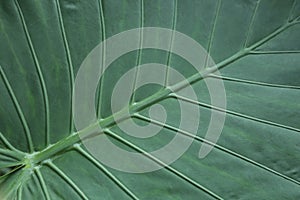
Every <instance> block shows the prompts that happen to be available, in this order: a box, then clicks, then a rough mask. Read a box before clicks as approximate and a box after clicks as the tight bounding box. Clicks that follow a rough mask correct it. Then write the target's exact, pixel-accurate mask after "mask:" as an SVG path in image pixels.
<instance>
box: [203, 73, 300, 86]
mask: <svg viewBox="0 0 300 200" xmlns="http://www.w3.org/2000/svg"><path fill="white" fill-rule="evenodd" d="M208 77H212V78H217V79H222V80H226V81H232V82H238V83H246V84H251V85H260V86H266V87H275V88H286V89H300V86H294V85H282V84H272V83H265V82H260V81H251V80H244V79H239V78H232V77H226V76H218V75H214V74H211V75H209V76H208Z"/></svg>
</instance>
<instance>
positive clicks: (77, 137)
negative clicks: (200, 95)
mask: <svg viewBox="0 0 300 200" xmlns="http://www.w3.org/2000/svg"><path fill="white" fill-rule="evenodd" d="M298 22H299V21H297V20H296V19H295V20H293V21H291V22H288V23H286V24H284V25H283V26H281V27H280V28H278V29H277V30H275V31H274V32H272V33H271V34H269V35H267V36H266V37H264V38H263V39H261V40H259V41H258V42H256V43H254V44H253V45H251V46H250V47H247V48H244V49H242V50H240V51H238V52H237V53H235V54H234V55H233V56H231V57H229V58H227V59H225V60H224V61H222V62H220V63H218V64H216V65H215V66H212V67H208V68H204V69H203V70H202V71H200V72H199V73H196V74H194V75H192V76H190V77H189V78H187V79H186V80H183V81H181V82H179V83H177V84H174V85H172V86H169V87H166V88H163V89H161V90H159V91H158V92H156V93H154V94H153V95H151V96H149V97H147V98H145V99H144V100H142V101H140V102H137V103H132V104H130V105H129V106H128V107H125V108H124V109H122V110H120V111H119V112H117V113H115V114H113V115H111V116H109V117H107V118H105V119H100V120H98V121H97V122H95V123H93V124H91V125H90V126H88V127H86V128H84V129H82V130H80V131H78V132H75V133H73V134H71V135H70V136H68V137H66V138H64V139H62V140H60V141H58V142H57V143H55V144H52V145H50V146H48V147H47V148H45V149H44V150H42V151H40V152H36V153H34V155H33V156H32V161H33V163H35V164H39V163H41V162H43V161H45V160H48V159H51V158H52V157H53V156H54V155H56V154H57V153H58V152H62V151H64V150H66V149H68V148H70V147H71V146H72V145H74V144H76V143H79V142H80V141H81V138H84V137H87V136H89V135H90V134H91V133H90V131H91V130H93V129H94V128H95V127H96V126H100V127H101V129H102V130H105V129H108V128H110V127H111V126H113V125H115V124H116V123H117V122H119V121H123V120H125V119H127V118H129V117H130V115H129V116H128V114H127V113H128V112H127V109H128V110H129V113H130V114H132V113H136V112H139V111H141V110H143V109H145V108H147V107H149V106H151V105H153V104H155V103H156V102H159V101H161V100H163V99H166V98H168V97H169V95H170V94H171V93H174V92H176V91H179V90H181V89H183V88H185V87H186V86H188V85H189V84H193V83H195V82H197V81H199V80H201V79H204V78H205V77H207V76H208V75H210V74H212V73H214V72H215V71H217V70H219V69H221V68H222V67H224V66H226V65H228V64H230V63H232V62H234V61H236V60H237V59H239V58H241V57H243V56H245V55H248V54H249V53H250V52H251V51H253V50H254V49H256V48H257V47H259V46H261V45H262V44H264V43H265V42H267V41H269V40H270V39H272V38H273V37H275V36H276V35H278V34H279V33H281V32H282V31H284V30H285V29H287V28H288V27H290V26H292V25H294V24H296V23H298ZM101 133H103V131H102V132H99V133H98V135H99V134H101Z"/></svg>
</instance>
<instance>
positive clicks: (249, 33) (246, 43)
mask: <svg viewBox="0 0 300 200" xmlns="http://www.w3.org/2000/svg"><path fill="white" fill-rule="evenodd" d="M260 1H261V0H258V1H257V2H256V4H255V8H254V11H253V15H252V17H251V20H250V25H249V27H248V30H247V34H246V40H245V43H244V48H246V47H247V45H248V41H249V38H250V35H251V33H252V32H251V29H252V27H253V24H254V21H255V16H256V13H257V10H258V7H259V3H260Z"/></svg>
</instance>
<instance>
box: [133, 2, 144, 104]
mask: <svg viewBox="0 0 300 200" xmlns="http://www.w3.org/2000/svg"><path fill="white" fill-rule="evenodd" d="M140 13H141V14H140V25H139V26H140V32H139V49H138V55H137V60H136V64H135V66H136V70H135V74H134V80H133V87H132V99H131V102H135V92H134V91H135V90H136V85H137V80H138V75H139V68H138V67H137V66H139V65H141V62H142V49H143V29H142V28H143V27H144V0H140Z"/></svg>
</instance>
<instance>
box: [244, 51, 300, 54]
mask: <svg viewBox="0 0 300 200" xmlns="http://www.w3.org/2000/svg"><path fill="white" fill-rule="evenodd" d="M297 53H300V50H286V51H261V50H259V51H250V54H297Z"/></svg>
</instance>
